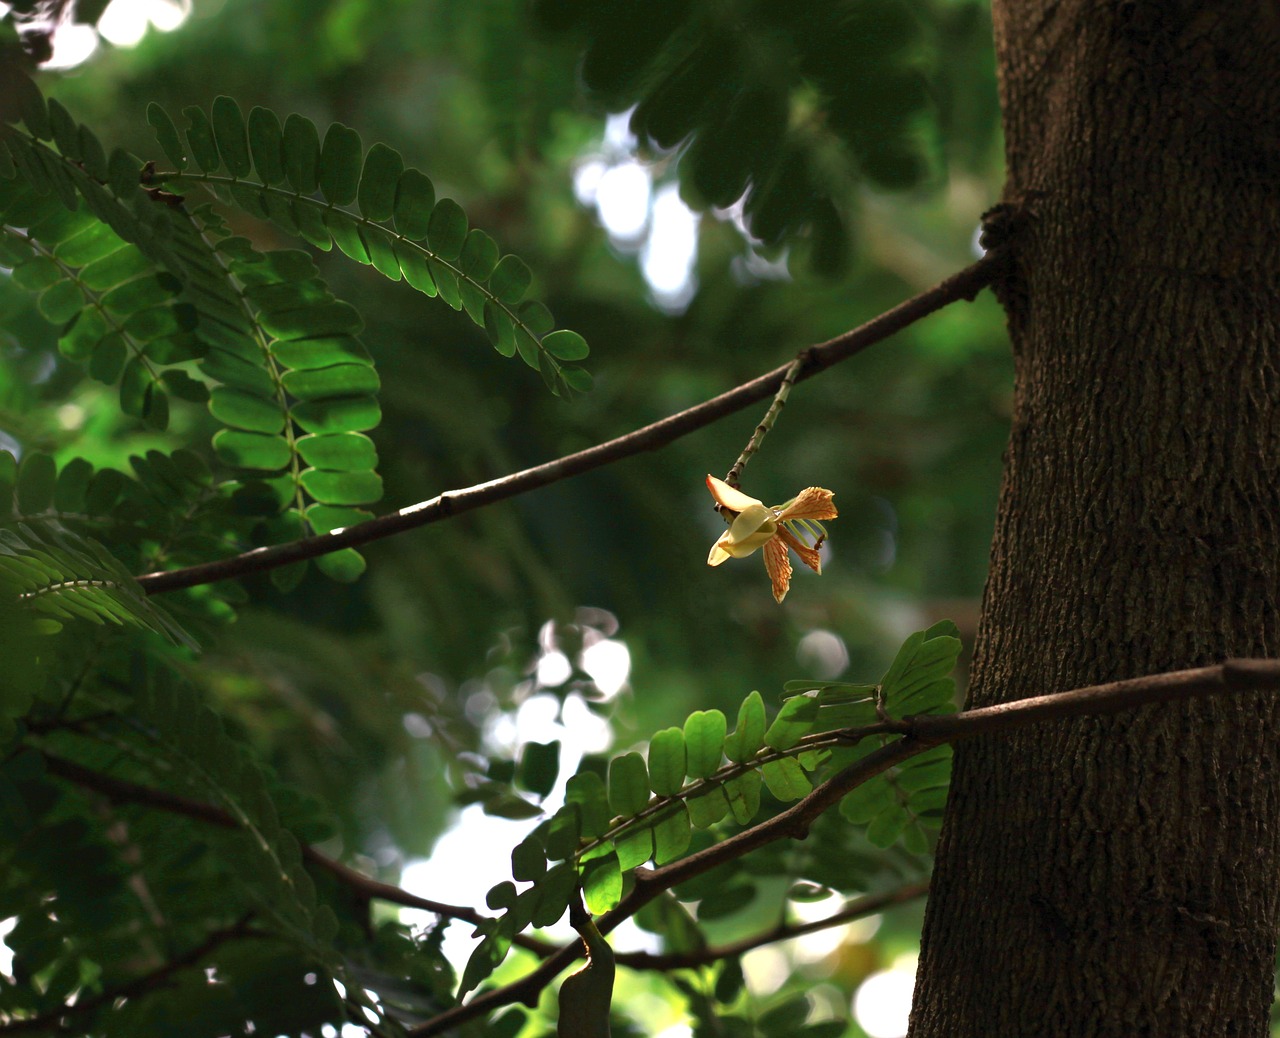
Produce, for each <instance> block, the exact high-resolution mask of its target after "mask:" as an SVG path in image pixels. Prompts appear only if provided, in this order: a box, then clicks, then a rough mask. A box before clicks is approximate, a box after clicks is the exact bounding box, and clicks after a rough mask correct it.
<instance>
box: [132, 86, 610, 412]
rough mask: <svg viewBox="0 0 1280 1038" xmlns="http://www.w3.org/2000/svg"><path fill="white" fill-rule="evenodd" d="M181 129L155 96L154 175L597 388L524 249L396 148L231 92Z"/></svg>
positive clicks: (190, 113) (567, 384)
mask: <svg viewBox="0 0 1280 1038" xmlns="http://www.w3.org/2000/svg"><path fill="white" fill-rule="evenodd" d="M182 115H183V117H184V118H185V121H186V123H187V126H186V129H185V131H183V132H179V130H178V128H177V126H176V125H175V123H174V121H173V119H172V118H171V117H170V116H169V114H168V113H167V112H165V111H164V109H163V108H161V107H160V106H159V105H156V104H154V103H153V104H152V105H151V106H150V107H149V108H148V109H147V120H148V122H149V123H150V124H151V126H152V127H153V128H154V130H155V133H156V138H157V141H158V143H159V145H160V148H161V150H162V151H163V152H164V154H165V157H166V158H167V159H168V161H169V163H170V164H171V165H172V167H173V168H172V170H171V171H165V172H159V173H149V174H148V177H147V179H148V182H150V183H155V184H164V185H165V186H166V187H180V188H181V189H183V190H187V189H188V188H190V187H194V186H196V185H203V186H205V187H207V188H209V189H210V190H211V191H213V193H214V194H215V195H216V196H217V197H218V198H219V199H220V200H222V201H223V202H226V203H229V204H233V205H236V206H238V207H239V208H241V209H243V210H244V211H246V212H248V213H250V214H252V215H253V216H256V217H258V218H260V219H263V220H269V221H271V222H272V223H274V224H275V225H276V226H277V227H279V228H281V229H282V230H284V231H285V232H286V233H288V234H291V235H294V236H295V237H298V238H300V239H302V240H303V241H306V242H308V243H310V244H311V245H313V246H315V247H316V248H318V249H323V250H326V251H327V250H329V249H331V248H332V247H333V246H334V245H337V247H338V248H339V250H340V251H341V252H343V253H344V254H345V255H346V256H348V257H349V258H351V259H353V260H355V261H356V262H357V263H362V264H365V265H368V266H372V267H373V268H374V269H375V270H377V271H379V272H380V273H381V274H383V275H384V276H386V277H388V278H390V279H391V280H392V281H399V280H401V278H403V279H404V280H405V281H406V282H407V283H408V284H409V285H410V286H412V287H413V288H415V289H417V290H418V291H419V292H421V293H423V294H424V295H426V296H430V297H437V296H438V297H439V298H440V299H442V300H443V301H444V302H445V303H447V304H448V305H449V306H451V307H452V308H453V309H455V310H465V311H466V313H467V315H468V316H469V317H470V318H471V319H472V320H473V321H474V322H475V323H476V324H477V325H479V326H480V327H481V328H483V329H484V331H485V334H486V335H487V336H488V338H489V341H490V343H491V344H492V345H493V347H494V349H496V350H497V351H498V352H499V353H500V354H502V355H503V356H505V357H513V356H515V355H516V354H517V353H519V355H520V357H521V359H522V360H523V361H524V362H525V363H526V364H527V365H529V367H531V368H533V369H534V370H536V371H539V372H541V374H542V376H543V379H544V380H545V381H546V383H547V386H548V388H550V389H551V391H552V392H553V393H556V394H560V395H568V394H570V393H572V392H574V391H584V390H586V389H588V388H590V384H591V382H590V376H589V375H588V374H587V373H586V371H585V370H583V369H582V368H580V367H578V366H577V365H575V364H572V363H569V362H572V361H578V360H582V359H583V358H584V357H586V356H587V352H588V348H587V343H586V341H585V340H584V339H583V338H582V336H580V335H579V334H578V333H576V332H573V331H569V330H567V329H562V330H559V331H553V329H554V328H555V321H554V318H553V317H552V316H551V312H550V311H549V310H548V309H547V307H546V306H545V305H544V304H543V303H541V302H539V301H538V300H536V299H531V298H527V297H528V292H529V288H530V286H531V283H532V280H533V275H532V273H531V271H530V270H529V267H528V266H527V265H526V264H525V263H524V261H523V260H521V259H520V258H519V257H517V256H514V255H511V254H507V255H502V253H501V250H500V249H499V247H498V244H497V242H495V241H494V239H493V238H492V237H491V236H490V235H489V234H487V233H485V232H484V231H483V230H480V229H479V228H474V227H470V226H469V222H468V219H467V214H466V212H465V211H464V210H463V208H462V206H460V205H459V204H458V203H457V202H456V201H454V200H453V199H450V198H441V199H437V198H436V192H435V186H434V185H433V184H432V182H431V179H430V178H429V177H428V176H427V175H426V174H424V173H422V172H421V171H419V170H416V169H413V168H411V167H408V168H406V166H405V164H404V159H403V158H402V157H401V155H400V154H399V152H397V151H395V150H394V149H392V148H390V147H388V146H387V145H385V144H381V143H377V144H374V145H373V146H372V147H370V148H369V149H368V151H367V152H366V151H365V149H364V144H363V142H362V141H361V139H360V135H359V133H358V132H357V131H356V130H354V129H352V128H351V127H349V126H344V125H343V124H341V123H333V124H332V125H331V126H330V127H329V128H328V129H327V130H326V131H325V134H324V138H323V140H322V139H321V137H320V134H319V131H318V130H317V129H316V126H315V124H314V123H312V122H311V121H310V120H309V119H306V118H304V117H303V116H300V115H296V114H295V115H290V116H288V117H287V118H286V119H285V120H283V122H282V121H281V120H280V118H279V116H277V115H276V114H275V113H274V112H271V111H270V110H268V109H265V108H260V107H259V108H254V109H252V110H251V111H250V112H249V115H248V117H247V118H246V117H245V116H244V114H243V112H242V111H241V109H240V106H239V105H238V104H237V103H236V101H235V100H233V99H232V98H229V97H219V98H216V99H215V100H214V102H213V105H212V107H211V109H210V111H209V112H205V111H204V109H202V108H199V107H196V106H190V107H187V108H184V109H183V111H182Z"/></svg>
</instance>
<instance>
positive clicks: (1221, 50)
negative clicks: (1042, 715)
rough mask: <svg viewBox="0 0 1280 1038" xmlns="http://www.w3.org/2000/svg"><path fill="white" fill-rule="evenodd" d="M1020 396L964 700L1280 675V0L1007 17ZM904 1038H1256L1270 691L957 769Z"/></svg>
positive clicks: (1102, 726)
mask: <svg viewBox="0 0 1280 1038" xmlns="http://www.w3.org/2000/svg"><path fill="white" fill-rule="evenodd" d="M994 20H995V26H996V44H997V52H998V58H999V62H1000V73H1001V92H1002V98H1001V99H1002V104H1003V106H1004V112H1005V131H1006V139H1007V159H1008V166H1009V181H1008V185H1007V188H1006V195H1005V198H1006V201H1007V202H1009V203H1011V204H1013V205H1014V206H1016V207H1019V208H1020V215H1018V216H1015V217H1014V218H1013V219H1012V221H1010V226H1011V227H1012V228H1013V230H1012V234H1013V249H1014V255H1015V259H1016V269H1015V272H1014V274H1013V275H1011V277H1010V279H1009V281H1008V282H1007V283H1006V284H1005V285H1004V286H1003V288H1002V301H1003V302H1004V303H1005V307H1006V309H1007V311H1008V317H1009V327H1010V334H1011V337H1012V341H1013V349H1014V354H1015V358H1016V370H1017V374H1016V392H1015V397H1016V402H1015V409H1014V416H1013V425H1012V431H1011V434H1010V441H1009V447H1008V452H1007V457H1006V468H1005V476H1004V483H1003V486H1002V489H1001V495H1000V503H999V513H998V518H997V524H996V534H995V541H994V544H993V547H992V559H991V574H990V577H989V580H988V585H987V590H986V596H985V601H984V605H983V620H982V625H981V629H980V632H979V636H978V645H977V651H976V660H975V666H974V670H973V683H972V687H971V691H970V697H969V705H970V706H985V705H987V704H991V703H997V702H1002V701H1005V700H1011V699H1020V698H1023V697H1026V696H1030V695H1037V694H1042V693H1047V692H1056V691H1061V690H1065V689H1070V688H1075V687H1078V686H1082V685H1088V684H1093V683H1096V682H1103V681H1110V680H1113V679H1118V678H1127V677H1133V676H1137V675H1141V674H1148V673H1154V672H1159V671H1166V670H1175V669H1179V668H1182V667H1193V666H1198V665H1202V664H1208V663H1214V662H1219V661H1221V660H1223V659H1225V658H1227V657H1231V656H1275V655H1280V117H1278V115H1277V113H1280V5H1277V4H1276V3H1275V0H1251V2H1246V0H1215V2H1196V0H1164V2H1157V0H1094V2H1092V3H1085V2H1084V0H995V3H994ZM951 788H952V792H951V801H950V805H949V808H948V816H947V819H946V823H945V825H944V828H943V834H942V839H941V843H940V845H939V848H938V860H937V867H936V870H935V874H934V880H933V890H932V896H931V899H930V903H929V909H928V914H927V918H926V921H925V928H924V937H923V947H922V954H921V962H920V972H919V977H918V980H917V988H916V999H915V1007H914V1010H913V1015H912V1031H911V1033H912V1035H913V1036H915V1038H935V1036H936V1038H969V1036H972V1038H1027V1036H1030V1035H1054V1036H1057V1035H1091V1036H1093V1035H1126V1036H1129V1035H1151V1036H1158V1038H1179V1036H1187V1038H1205V1036H1213V1035H1232V1036H1245V1035H1251V1036H1262V1035H1265V1034H1267V1033H1268V1028H1267V1018H1268V1009H1269V1007H1270V1005H1271V1000H1272V984H1273V973H1274V966H1275V951H1276V924H1277V908H1278V904H1277V902H1278V900H1280V898H1278V893H1280V697H1277V696H1275V695H1274V694H1250V695H1244V696H1239V697H1235V698H1232V699H1230V700H1228V699H1225V698H1217V699H1212V700H1200V701H1197V702H1194V703H1189V704H1185V705H1178V706H1162V707H1148V708H1144V709H1142V710H1139V711H1134V712H1132V713H1126V714H1123V715H1118V716H1113V717H1104V718H1091V719H1084V720H1081V721H1078V722H1075V723H1070V724H1054V725H1052V726H1044V727H1042V728H1039V729H1036V730H1034V731H1029V732H1026V733H1024V734H1022V735H1020V736H1017V737H1012V738H1009V737H1003V736H1002V737H999V738H991V739H984V740H981V741H975V742H972V743H967V744H963V745H962V746H960V747H959V748H958V749H957V752H956V762H955V773H954V777H953V780H952V787H951Z"/></svg>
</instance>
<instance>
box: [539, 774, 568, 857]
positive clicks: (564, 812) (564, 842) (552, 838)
mask: <svg viewBox="0 0 1280 1038" xmlns="http://www.w3.org/2000/svg"><path fill="white" fill-rule="evenodd" d="M557 770H558V762H557ZM553 785H554V783H553ZM535 792H536V791H535ZM546 846H547V857H548V858H551V859H553V860H555V861H564V860H565V859H567V858H571V857H572V856H573V855H574V854H575V853H576V852H577V850H578V811H577V809H576V808H575V807H574V806H573V805H572V804H566V805H565V806H564V807H562V808H560V810H559V811H557V812H556V813H555V814H554V815H552V817H551V820H550V822H549V823H548V825H547V845H546Z"/></svg>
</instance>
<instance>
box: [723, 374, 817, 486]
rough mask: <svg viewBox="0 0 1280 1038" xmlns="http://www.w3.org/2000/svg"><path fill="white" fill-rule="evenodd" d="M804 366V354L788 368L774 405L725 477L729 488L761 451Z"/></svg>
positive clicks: (736, 481)
mask: <svg viewBox="0 0 1280 1038" xmlns="http://www.w3.org/2000/svg"><path fill="white" fill-rule="evenodd" d="M803 365H804V354H803V353H802V354H801V355H800V356H799V357H797V358H796V359H795V360H793V361H792V362H791V365H790V367H788V368H787V373H786V374H785V375H783V376H782V383H781V384H780V385H779V386H778V391H777V392H776V393H774V395H773V403H771V404H770V405H769V410H767V411H766V412H765V413H764V417H763V418H761V419H760V424H759V425H757V426H756V427H755V431H754V432H752V434H751V439H749V440H748V441H747V445H746V446H745V447H743V448H742V453H741V454H739V455H738V460H737V461H735V462H734V463H733V468H731V469H730V470H729V473H728V475H726V476H725V477H724V481H725V482H726V483H728V484H729V486H731V487H734V488H735V489H736V488H737V487H738V481H739V480H740V479H741V478H742V470H743V469H745V468H746V467H747V462H749V461H750V460H751V455H753V454H754V453H755V452H756V451H758V450H759V449H760V444H762V443H764V438H765V437H766V436H768V435H769V430H770V429H772V428H773V423H774V422H776V421H777V420H778V415H779V414H781V413H782V408H783V407H784V406H785V404H786V402H787V396H788V395H789V394H790V393H791V387H792V386H794V385H795V384H796V378H797V376H799V374H800V368H801V367H802V366H803Z"/></svg>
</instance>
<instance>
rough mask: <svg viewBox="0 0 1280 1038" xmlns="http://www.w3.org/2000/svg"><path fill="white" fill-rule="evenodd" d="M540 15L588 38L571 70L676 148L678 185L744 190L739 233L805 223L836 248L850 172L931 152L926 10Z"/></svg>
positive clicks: (706, 193) (907, 171) (900, 169)
mask: <svg viewBox="0 0 1280 1038" xmlns="http://www.w3.org/2000/svg"><path fill="white" fill-rule="evenodd" d="M536 9H537V11H538V14H539V16H540V18H541V20H542V22H543V24H544V25H546V26H547V27H549V28H552V29H555V30H558V31H564V30H569V29H572V30H576V31H577V32H578V34H580V35H581V36H584V37H585V39H586V44H585V55H584V58H583V65H582V77H583V80H584V81H585V84H586V86H587V88H588V89H589V90H590V91H591V92H592V93H593V94H594V95H595V96H596V97H597V98H598V99H599V100H600V101H601V102H602V103H603V104H604V105H606V106H607V107H608V108H609V109H610V110H611V111H620V110H624V109H627V108H632V107H634V111H633V113H632V115H631V130H632V132H633V133H634V134H635V135H636V136H637V137H638V138H640V140H641V141H643V142H645V143H647V144H648V145H649V147H650V148H651V149H653V150H654V151H655V152H659V153H662V152H667V151H671V150H672V149H680V179H681V185H682V188H683V190H684V193H685V194H686V196H688V197H690V198H691V199H693V200H694V201H695V202H696V203H697V204H699V205H701V206H705V207H717V208H721V209H724V208H728V207H729V206H731V205H733V204H734V203H735V202H737V201H739V200H740V199H743V200H744V212H745V215H746V217H747V220H748V226H749V227H750V230H751V233H752V234H753V235H754V236H755V237H756V238H758V239H760V240H762V241H763V242H764V243H765V244H766V245H767V246H776V245H778V244H780V243H782V242H783V241H785V240H788V239H791V238H794V237H796V236H798V235H799V234H801V233H805V234H808V235H810V236H811V237H812V239H813V248H812V256H813V260H814V263H815V265H816V266H817V267H818V268H819V269H821V270H824V271H827V272H835V271H838V270H841V269H843V267H844V265H845V263H846V262H847V252H848V244H847V238H848V225H849V216H848V214H847V213H845V212H842V209H843V206H842V204H841V202H840V200H841V199H842V197H843V196H845V194H846V193H847V190H848V183H849V181H851V180H857V179H865V180H867V181H868V182H870V183H871V184H873V185H876V186H879V187H886V188H894V189H901V188H907V187H912V186H915V185H918V184H919V183H920V182H921V181H922V180H924V179H925V178H926V177H928V176H929V174H930V173H931V171H932V167H934V165H935V163H936V156H935V154H934V149H935V147H936V145H935V136H934V135H935V133H936V129H935V125H934V112H933V106H932V103H931V99H930V96H929V89H928V80H927V76H926V73H925V69H926V68H927V66H928V64H929V61H928V57H929V40H928V34H927V30H926V27H925V24H924V23H922V22H920V21H918V20H917V19H916V18H915V17H913V14H912V12H911V11H909V10H908V8H907V6H906V5H905V4H903V3H900V2H898V0H871V2H865V0H864V2H861V3H858V4H852V5H851V4H847V3H843V2H840V0H821V2H811V3H808V4H806V5H805V6H804V9H803V10H802V11H796V10H791V9H786V10H785V11H784V10H782V9H773V8H771V7H769V6H768V5H759V4H752V3H747V2H734V3H729V4H723V5H715V6H707V5H698V4H692V3H689V2H687V0H663V2H661V3H655V4H617V3H610V2H608V0H586V2H582V3H567V2H564V0H540V2H539V3H538V4H537V5H536Z"/></svg>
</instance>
